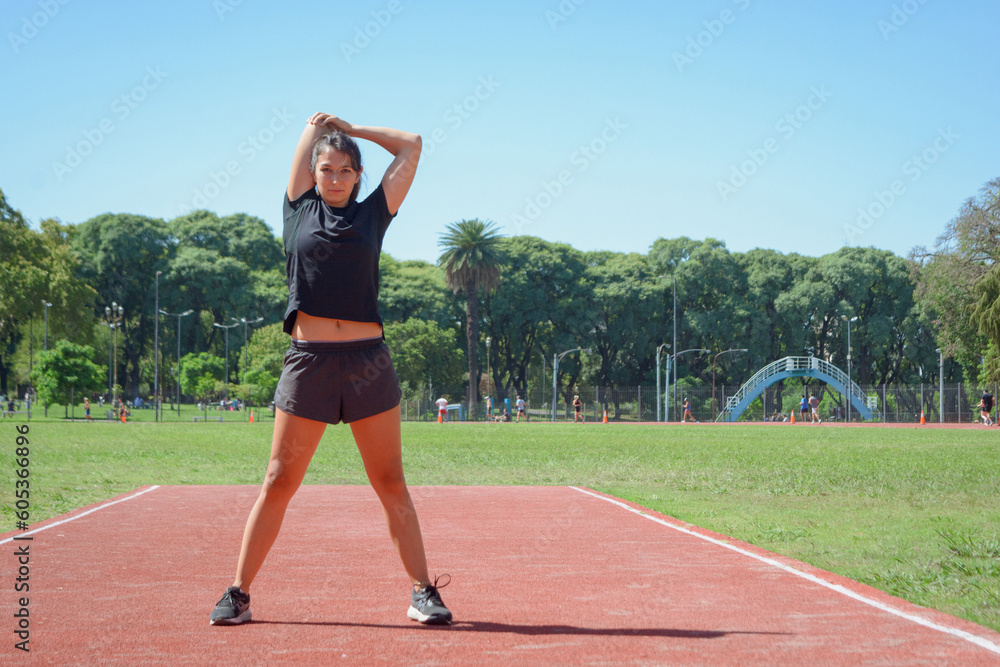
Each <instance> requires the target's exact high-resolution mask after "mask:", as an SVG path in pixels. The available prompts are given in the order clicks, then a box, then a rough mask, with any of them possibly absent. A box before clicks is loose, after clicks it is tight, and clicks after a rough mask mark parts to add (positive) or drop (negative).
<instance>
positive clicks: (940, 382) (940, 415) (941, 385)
mask: <svg viewBox="0 0 1000 667" xmlns="http://www.w3.org/2000/svg"><path fill="white" fill-rule="evenodd" d="M934 351H935V352H937V353H938V355H939V356H938V422H940V423H942V424H943V423H944V352H943V351H942V350H941V349H940V348H938V349H936V350H934Z"/></svg>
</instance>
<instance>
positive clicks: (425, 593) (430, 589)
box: [417, 574, 451, 604]
mask: <svg viewBox="0 0 1000 667" xmlns="http://www.w3.org/2000/svg"><path fill="white" fill-rule="evenodd" d="M444 577H448V578H447V579H446V580H445V582H444V583H443V584H440V585H439V584H438V582H439V581H441V579H442V578H444ZM450 583H451V575H450V574H442V575H440V576H436V577H434V583H428V584H427V585H426V586H424V587H423V588H421V589H420V590H419V591H417V595H418V596H420V597H421V598H423V599H425V600H436V601H437V602H441V596H440V595H438V589H441V588H444V587H445V586H447V585H448V584H450ZM442 604H443V603H442Z"/></svg>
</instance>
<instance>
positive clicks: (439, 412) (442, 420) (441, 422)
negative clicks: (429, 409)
mask: <svg viewBox="0 0 1000 667" xmlns="http://www.w3.org/2000/svg"><path fill="white" fill-rule="evenodd" d="M443 423H444V419H442V418H441V411H440V410H439V411H438V424H443Z"/></svg>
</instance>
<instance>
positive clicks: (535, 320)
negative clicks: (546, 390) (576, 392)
mask: <svg viewBox="0 0 1000 667" xmlns="http://www.w3.org/2000/svg"><path fill="white" fill-rule="evenodd" d="M500 249H501V254H502V258H503V267H502V269H501V280H500V284H499V287H498V289H497V290H496V291H495V292H493V293H492V294H489V295H487V296H486V298H485V299H484V300H483V313H484V316H485V317H484V319H485V322H486V327H487V328H486V334H487V335H488V336H490V338H491V346H490V356H491V364H490V371H491V374H492V375H493V378H492V380H493V384H494V385H495V386H496V387H497V390H498V398H500V399H501V400H502V399H503V398H505V397H506V393H505V389H506V388H507V387H510V386H513V388H514V392H515V393H518V394H521V395H522V396H524V395H526V393H527V389H528V368H529V365H530V364H531V363H532V362H535V364H536V365H538V366H540V365H541V363H540V361H541V359H540V355H545V357H546V358H550V357H551V355H552V353H553V352H556V353H558V352H561V351H562V350H564V349H567V348H572V347H576V346H577V345H579V344H585V343H580V341H584V340H585V339H586V340H589V338H588V337H589V331H590V329H591V328H592V322H591V319H592V318H591V317H590V313H589V309H588V303H589V302H588V300H587V295H588V294H589V290H590V286H589V285H588V284H587V283H586V282H585V280H584V271H585V264H584V255H583V253H581V252H580V251H578V250H575V249H574V248H572V247H570V246H568V245H565V244H561V243H550V242H548V241H544V240H542V239H540V238H536V237H533V236H515V237H512V238H510V239H503V240H502V241H501V243H500ZM556 348H558V349H556ZM546 352H547V353H548V354H546ZM563 364H564V366H562V368H563V369H564V371H565V373H564V376H565V377H569V378H571V382H575V380H576V378H577V377H578V376H579V373H580V366H579V363H578V358H577V357H573V358H570V357H566V358H564V360H563Z"/></svg>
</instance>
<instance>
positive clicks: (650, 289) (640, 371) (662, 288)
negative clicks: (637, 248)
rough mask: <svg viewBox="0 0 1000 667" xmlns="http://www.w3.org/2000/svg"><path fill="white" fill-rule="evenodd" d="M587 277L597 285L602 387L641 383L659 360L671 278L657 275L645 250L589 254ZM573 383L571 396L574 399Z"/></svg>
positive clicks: (597, 344) (596, 330)
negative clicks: (639, 251)
mask: <svg viewBox="0 0 1000 667" xmlns="http://www.w3.org/2000/svg"><path fill="white" fill-rule="evenodd" d="M587 257H588V259H589V260H590V261H589V262H588V264H589V266H588V268H587V270H586V276H587V278H586V279H587V281H588V282H589V283H590V284H591V285H592V288H593V302H592V303H591V304H589V306H588V311H589V312H591V313H593V314H594V320H593V326H594V332H593V341H594V343H593V348H594V352H595V353H596V354H597V355H598V356H599V357H600V360H601V362H600V366H599V367H598V368H597V369H596V372H595V373H594V378H593V379H594V382H595V384H598V385H601V386H613V385H626V384H627V385H636V384H639V383H640V382H642V381H644V379H645V376H646V375H648V374H650V373H651V372H652V370H653V365H654V363H655V350H656V346H657V345H658V344H659V342H660V341H659V340H658V338H659V336H657V335H656V332H657V331H658V330H659V326H658V324H657V323H658V322H661V321H662V320H663V317H664V301H663V295H664V293H665V292H666V289H667V288H666V285H667V284H668V282H669V281H667V280H666V279H664V278H663V277H661V276H656V275H654V274H653V272H652V270H651V269H650V266H649V263H648V262H647V260H646V257H645V256H644V255H640V254H638V253H629V254H611V255H609V254H607V253H597V254H594V253H588V255H587ZM571 394H572V390H571V388H570V387H568V386H567V388H566V393H565V397H566V399H567V400H569V399H571V398H572V396H571Z"/></svg>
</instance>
